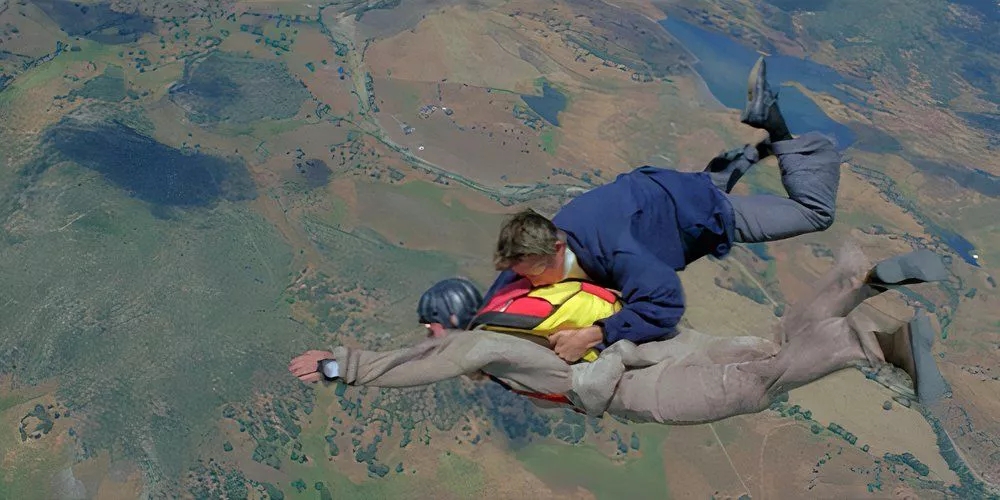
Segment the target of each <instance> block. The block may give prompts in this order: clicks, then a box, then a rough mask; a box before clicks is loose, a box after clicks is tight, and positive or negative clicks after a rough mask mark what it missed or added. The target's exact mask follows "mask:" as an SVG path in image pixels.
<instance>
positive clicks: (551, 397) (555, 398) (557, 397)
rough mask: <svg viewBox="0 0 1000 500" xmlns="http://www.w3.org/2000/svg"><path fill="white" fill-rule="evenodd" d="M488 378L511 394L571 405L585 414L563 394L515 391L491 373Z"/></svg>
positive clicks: (578, 411)
mask: <svg viewBox="0 0 1000 500" xmlns="http://www.w3.org/2000/svg"><path fill="white" fill-rule="evenodd" d="M484 373H485V372H484ZM486 376H487V377H489V378H490V380H492V381H494V382H496V383H498V384H500V387H503V388H504V389H507V390H508V391H511V392H513V393H515V394H520V395H522V396H526V397H529V398H535V399H542V400H545V401H551V402H553V403H561V404H565V405H569V406H570V407H572V408H573V410H574V411H576V412H577V413H583V412H582V411H581V410H580V409H579V408H577V407H576V406H574V405H573V402H572V401H570V400H569V398H567V397H566V396H564V395H562V394H545V393H542V392H530V391H521V390H518V389H514V388H513V387H511V386H510V385H508V384H507V383H506V382H504V381H503V380H500V379H499V378H497V377H494V376H493V375H490V374H489V373H486Z"/></svg>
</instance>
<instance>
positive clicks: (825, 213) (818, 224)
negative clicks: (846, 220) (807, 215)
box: [812, 207, 836, 232]
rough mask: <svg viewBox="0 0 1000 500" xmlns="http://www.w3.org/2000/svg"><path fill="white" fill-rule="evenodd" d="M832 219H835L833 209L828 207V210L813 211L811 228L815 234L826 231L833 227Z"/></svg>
mask: <svg viewBox="0 0 1000 500" xmlns="http://www.w3.org/2000/svg"><path fill="white" fill-rule="evenodd" d="M834 219H836V213H835V209H834V208H833V207H830V208H829V209H828V210H827V209H824V210H815V211H813V217H812V224H813V228H814V229H815V230H816V231H817V232H819V231H826V230H827V229H830V226H832V225H833V221H834Z"/></svg>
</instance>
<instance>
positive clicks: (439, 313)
mask: <svg viewBox="0 0 1000 500" xmlns="http://www.w3.org/2000/svg"><path fill="white" fill-rule="evenodd" d="M482 303H483V295H482V294H481V293H480V292H479V289H478V288H476V285H475V284H473V283H472V282H471V281H469V280H467V279H465V278H449V279H446V280H441V281H439V282H437V283H435V284H434V286H432V287H430V288H428V289H427V291H426V292H424V294H423V295H421V296H420V302H419V303H418V304H417V314H418V315H419V316H420V322H421V323H441V324H442V325H444V327H445V328H454V327H456V326H457V327H458V328H465V327H466V326H468V324H469V323H470V322H471V321H472V318H473V316H475V315H476V312H477V311H479V308H480V307H481V306H482ZM452 314H454V315H455V317H457V318H458V325H452V324H451V319H450V318H451V315H452Z"/></svg>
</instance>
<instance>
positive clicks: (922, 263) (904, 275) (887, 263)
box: [865, 249, 948, 290]
mask: <svg viewBox="0 0 1000 500" xmlns="http://www.w3.org/2000/svg"><path fill="white" fill-rule="evenodd" d="M945 279H948V269H946V268H945V267H944V262H942V261H941V257H939V256H938V255H937V254H936V253H934V252H932V251H930V250H926V249H921V250H915V251H913V252H910V253H906V254H903V255H897V256H895V257H892V258H889V259H886V260H883V261H882V262H879V263H878V264H875V267H874V268H873V269H872V270H871V272H869V273H868V277H867V279H866V280H865V281H866V282H867V283H868V284H869V285H871V286H872V287H873V288H876V289H880V290H886V289H888V288H895V287H899V286H905V285H913V284H917V283H929V282H932V281H941V280H945Z"/></svg>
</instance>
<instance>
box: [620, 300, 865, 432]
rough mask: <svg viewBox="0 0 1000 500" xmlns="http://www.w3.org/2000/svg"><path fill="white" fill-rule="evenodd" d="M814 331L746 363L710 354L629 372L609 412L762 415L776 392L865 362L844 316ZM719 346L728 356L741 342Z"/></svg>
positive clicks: (677, 420)
mask: <svg viewBox="0 0 1000 500" xmlns="http://www.w3.org/2000/svg"><path fill="white" fill-rule="evenodd" d="M813 333H814V334H813V335H808V336H800V337H796V338H794V339H792V340H791V341H790V342H789V343H788V345H786V346H784V347H783V348H781V350H780V352H777V354H768V353H767V352H766V351H764V350H759V349H758V350H757V353H756V354H761V355H763V356H760V357H758V359H753V360H751V361H740V362H729V363H717V362H715V361H714V360H712V359H711V358H710V357H709V356H689V357H686V358H684V359H682V360H666V361H663V362H660V363H657V364H655V365H652V366H648V367H645V368H640V369H634V370H628V371H626V372H625V374H624V375H623V376H622V378H621V381H620V382H619V383H618V387H617V390H616V391H615V394H614V397H613V398H612V400H611V403H610V405H609V407H608V411H609V412H611V413H613V414H615V415H619V416H622V417H625V418H630V419H633V420H636V421H642V422H659V423H666V424H699V423H705V422H713V421H716V420H721V419H724V418H729V417H732V416H735V415H742V414H746V413H756V412H758V411H762V410H764V409H765V408H767V407H768V406H769V405H770V404H771V402H772V401H773V400H774V398H775V397H776V396H778V395H779V394H782V393H784V392H787V391H789V390H791V389H794V388H796V387H799V386H802V385H805V384H808V383H810V382H812V381H815V380H817V379H819V378H822V377H824V376H826V375H829V374H830V373H833V372H835V371H837V370H840V369H843V368H846V367H848V366H850V365H851V364H852V363H855V362H858V361H865V353H864V350H863V349H862V347H861V345H860V343H859V341H858V340H857V336H856V335H854V332H853V330H851V328H850V325H849V324H848V323H847V320H846V319H845V318H833V319H830V320H828V321H825V322H823V323H821V324H819V325H817V328H816V330H815V331H814V332H813ZM668 342H669V341H668ZM720 342H723V343H731V344H733V345H732V346H731V347H732V351H733V352H738V351H739V350H741V348H742V346H740V345H739V344H742V343H744V342H743V340H742V339H741V338H740V337H735V338H727V339H720ZM748 357H754V356H753V355H751V356H748Z"/></svg>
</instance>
